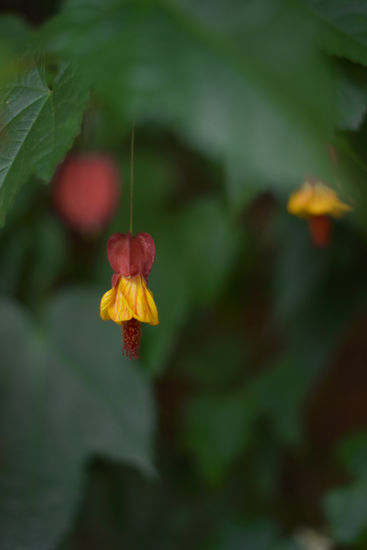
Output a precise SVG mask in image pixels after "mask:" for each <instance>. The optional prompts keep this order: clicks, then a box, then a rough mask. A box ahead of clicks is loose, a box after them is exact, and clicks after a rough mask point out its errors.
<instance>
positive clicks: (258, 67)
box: [41, 0, 336, 200]
mask: <svg viewBox="0 0 367 550" xmlns="http://www.w3.org/2000/svg"><path fill="white" fill-rule="evenodd" d="M237 7H238V3H236V5H235V7H234V8H232V9H231V8H230V9H228V8H227V3H225V2H223V0H216V1H215V2H212V3H210V5H209V4H208V3H206V4H205V5H204V7H203V6H201V7H199V8H196V7H195V5H194V3H193V2H189V3H188V2H179V1H174V0H165V1H158V2H154V3H151V2H132V1H122V0H120V1H119V0H110V1H108V2H102V1H92V0H90V1H88V0H87V1H85V0H83V1H79V0H74V1H70V2H67V4H66V5H65V8H64V10H63V12H62V14H61V15H59V16H57V17H55V18H54V19H53V20H51V21H50V22H49V23H48V24H47V25H46V26H45V27H44V28H43V29H42V30H41V40H42V44H43V45H44V46H45V47H46V48H47V49H48V50H49V51H51V52H53V53H56V54H58V55H61V56H65V57H66V58H70V57H72V58H74V59H75V60H76V61H77V62H78V63H79V66H80V70H81V74H83V75H84V78H85V79H86V80H87V81H88V83H90V84H92V85H93V87H94V90H95V91H96V93H97V94H98V96H99V97H101V98H103V100H104V101H105V102H106V104H108V105H109V106H110V107H111V108H112V109H113V111H114V112H115V113H116V116H119V118H120V120H121V122H122V123H125V124H126V123H127V122H128V123H130V122H131V121H132V120H133V118H135V119H136V120H138V121H141V122H143V121H145V122H147V123H150V124H151V123H157V124H159V125H163V126H165V127H167V128H169V130H170V131H173V132H175V133H176V134H178V135H179V136H180V137H181V139H183V140H185V141H186V142H188V143H190V146H194V147H197V148H198V149H200V150H202V151H203V152H205V153H206V154H208V155H210V156H211V157H212V158H215V159H218V158H219V159H220V160H224V161H225V162H229V161H230V162H231V163H232V164H234V165H236V166H235V168H236V167H237V170H235V171H236V172H237V171H241V170H244V169H246V170H250V173H254V174H256V175H257V176H258V177H259V178H260V177H261V179H262V181H264V180H266V181H268V182H270V183H271V182H275V181H276V182H277V185H278V186H280V187H282V188H283V189H284V188H286V189H290V188H292V187H293V186H294V181H295V180H296V181H299V180H301V179H302V178H303V177H304V174H305V173H308V172H309V171H312V173H318V174H319V176H320V177H321V176H322V175H324V176H325V174H326V173H328V168H327V164H328V161H327V157H326V155H325V152H324V143H325V142H327V140H328V139H330V136H331V132H332V129H333V126H334V122H335V118H336V113H335V110H334V107H333V105H334V102H333V101H330V97H332V96H333V90H334V86H333V77H332V72H331V71H330V70H329V66H328V65H327V64H326V63H325V60H324V59H322V58H321V57H320V55H319V51H318V47H317V46H316V40H315V36H314V31H313V29H312V28H311V27H310V24H309V21H308V20H307V18H306V17H304V10H303V9H301V10H299V9H298V8H297V5H296V4H290V3H289V2H286V1H283V0H275V1H274V2H268V1H267V0H261V1H258V2H253V1H252V2H245V3H242V5H241V7H240V8H239V9H238V11H237ZM231 12H233V14H234V13H236V16H237V17H238V18H237V19H236V17H234V16H233V15H232V16H230V17H229V20H228V17H223V13H231ZM239 21H241V22H242V23H243V25H242V28H241V25H239ZM233 29H235V32H234V31H233ZM290 43H291V44H292V48H285V47H284V44H290ZM310 74H312V78H309V75H310ZM290 159H292V161H291V162H290ZM326 179H327V178H326ZM237 195H238V197H239V200H241V193H238V194H237Z"/></svg>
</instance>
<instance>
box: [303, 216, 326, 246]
mask: <svg viewBox="0 0 367 550" xmlns="http://www.w3.org/2000/svg"><path fill="white" fill-rule="evenodd" d="M308 228H309V231H310V234H311V239H312V242H313V244H314V245H315V246H318V247H320V248H325V247H326V246H329V244H330V241H331V219H330V218H329V216H311V217H310V218H309V219H308Z"/></svg>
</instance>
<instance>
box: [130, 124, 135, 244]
mask: <svg viewBox="0 0 367 550" xmlns="http://www.w3.org/2000/svg"><path fill="white" fill-rule="evenodd" d="M134 140H135V123H133V127H132V129H131V141H130V220H129V231H130V233H131V235H132V234H133V204H134Z"/></svg>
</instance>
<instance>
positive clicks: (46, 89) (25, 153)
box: [0, 62, 88, 221]
mask: <svg viewBox="0 0 367 550" xmlns="http://www.w3.org/2000/svg"><path fill="white" fill-rule="evenodd" d="M28 64H29V63H28ZM0 97H1V118H0V221H1V220H4V216H5V213H6V211H7V209H8V208H9V206H10V204H11V201H12V200H13V197H14V195H15V193H16V191H17V190H18V188H19V187H20V186H21V185H22V184H23V183H25V182H26V181H27V180H28V179H29V178H30V176H31V175H32V174H34V175H37V176H38V177H40V178H41V179H43V180H46V181H47V180H49V179H50V178H51V176H52V173H53V171H54V170H55V168H56V166H57V164H58V163H59V162H60V161H61V160H62V159H63V157H64V155H65V153H66V152H67V150H68V149H69V148H70V146H71V144H72V141H73V139H74V138H75V136H76V134H77V133H78V132H79V128H80V122H81V117H82V114H83V110H84V108H85V106H86V102H87V99H88V92H87V91H86V88H85V87H84V86H83V85H82V83H81V82H80V79H78V77H77V74H76V72H75V70H74V69H73V68H72V67H71V66H70V65H63V66H62V67H61V69H60V71H59V73H58V74H57V76H56V77H55V79H54V80H53V82H52V85H51V86H49V85H48V83H47V81H46V73H45V68H44V66H43V65H39V66H37V65H34V64H33V62H31V67H28V69H27V70H26V71H24V72H23V73H22V74H21V75H20V76H19V77H18V78H17V79H16V81H14V82H13V83H12V84H9V83H7V84H3V85H2V86H1V87H0Z"/></svg>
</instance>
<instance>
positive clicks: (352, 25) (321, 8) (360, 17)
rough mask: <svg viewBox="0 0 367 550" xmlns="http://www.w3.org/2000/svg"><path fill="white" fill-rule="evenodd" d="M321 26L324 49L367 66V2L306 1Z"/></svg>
mask: <svg viewBox="0 0 367 550" xmlns="http://www.w3.org/2000/svg"><path fill="white" fill-rule="evenodd" d="M304 2H305V3H306V4H307V5H308V6H309V7H310V8H311V10H312V13H313V14H314V16H315V17H316V20H317V21H318V23H319V24H320V37H321V39H322V43H323V45H324V47H325V48H326V49H327V50H328V51H329V52H330V53H332V54H334V55H337V56H340V57H346V58H347V59H350V60H351V61H356V62H358V63H362V65H367V5H366V2H365V0H353V1H351V0H304Z"/></svg>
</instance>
